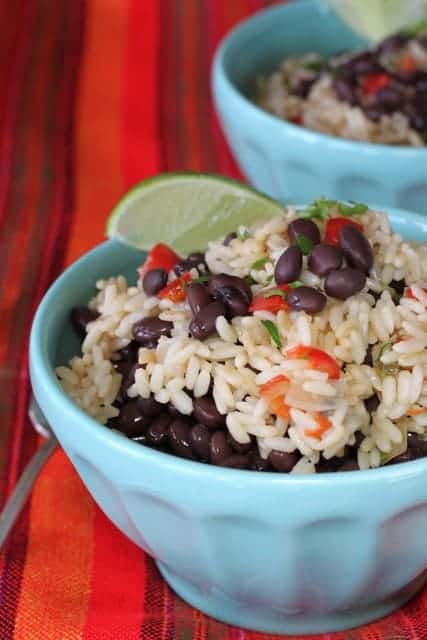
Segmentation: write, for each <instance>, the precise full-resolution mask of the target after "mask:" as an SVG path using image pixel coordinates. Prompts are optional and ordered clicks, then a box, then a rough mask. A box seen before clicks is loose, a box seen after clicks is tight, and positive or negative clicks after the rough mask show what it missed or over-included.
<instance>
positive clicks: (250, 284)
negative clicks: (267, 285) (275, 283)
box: [245, 275, 256, 287]
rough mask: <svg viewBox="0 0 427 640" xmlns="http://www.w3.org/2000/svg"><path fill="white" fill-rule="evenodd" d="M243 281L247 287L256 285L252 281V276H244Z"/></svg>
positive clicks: (254, 281)
mask: <svg viewBox="0 0 427 640" xmlns="http://www.w3.org/2000/svg"><path fill="white" fill-rule="evenodd" d="M245 280H246V282H247V283H248V285H249V286H250V287H251V286H252V285H253V284H255V283H256V280H254V279H253V278H252V276H251V275H249V276H246V277H245Z"/></svg>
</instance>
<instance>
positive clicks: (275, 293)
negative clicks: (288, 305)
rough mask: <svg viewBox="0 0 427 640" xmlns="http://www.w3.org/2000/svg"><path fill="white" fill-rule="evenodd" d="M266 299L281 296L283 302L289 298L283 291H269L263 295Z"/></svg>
mask: <svg viewBox="0 0 427 640" xmlns="http://www.w3.org/2000/svg"><path fill="white" fill-rule="evenodd" d="M263 296H264V298H272V297H273V296H280V297H281V298H283V300H286V298H287V297H288V296H287V295H286V292H285V291H282V289H269V290H268V291H266V292H265V293H263Z"/></svg>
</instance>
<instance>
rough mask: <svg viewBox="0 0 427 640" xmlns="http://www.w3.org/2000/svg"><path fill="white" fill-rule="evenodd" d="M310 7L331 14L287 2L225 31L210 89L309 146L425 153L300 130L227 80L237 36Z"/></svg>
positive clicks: (308, 0) (304, 1)
mask: <svg viewBox="0 0 427 640" xmlns="http://www.w3.org/2000/svg"><path fill="white" fill-rule="evenodd" d="M304 6H305V7H307V6H309V7H310V6H312V7H317V8H318V9H319V10H320V11H322V12H323V13H325V14H328V13H329V14H333V11H332V10H331V9H330V8H329V7H328V6H327V5H324V4H321V3H320V2H319V0H298V2H292V1H289V2H287V3H282V4H278V5H274V6H272V7H267V8H265V9H260V10H259V11H257V12H256V13H254V14H252V15H251V16H249V17H247V18H245V19H243V20H241V21H240V22H239V23H238V24H236V25H235V26H234V27H233V28H232V29H230V31H228V32H227V33H226V34H225V36H224V37H223V38H222V39H221V40H220V42H219V44H218V46H217V48H216V50H215V53H214V57H213V62H212V68H211V69H212V70H211V79H212V84H213V87H215V81H216V79H218V80H219V81H221V82H223V83H224V84H225V86H226V88H227V90H228V91H229V93H230V94H231V95H232V97H233V99H234V100H236V101H237V102H238V103H240V105H241V107H242V108H246V109H247V110H248V111H249V112H252V113H253V114H254V115H256V116H257V117H258V118H260V119H261V124H263V123H264V124H265V125H274V126H275V127H283V130H284V131H287V132H288V133H289V134H291V135H292V136H294V137H303V138H304V137H305V138H306V139H307V141H308V142H310V143H316V142H317V143H318V142H322V141H323V142H324V143H327V144H328V145H329V146H333V145H336V147H337V151H338V150H344V149H346V150H347V151H349V152H351V151H354V152H357V151H359V152H365V153H369V154H372V155H374V154H378V155H379V154H383V153H385V152H387V153H389V154H392V155H393V156H395V157H396V158H395V159H398V158H402V159H404V158H406V157H407V156H410V155H412V154H413V153H414V154H416V155H419V154H422V153H426V151H427V145H425V146H423V147H415V146H411V145H407V144H406V145H391V144H384V143H374V142H364V141H363V140H350V139H348V138H341V137H340V136H333V135H331V134H328V133H323V132H321V131H315V130H314V129H309V128H308V127H301V126H299V125H296V124H293V123H292V122H289V121H288V120H285V119H283V118H280V117H279V116H277V115H275V114H273V113H270V112H269V111H266V110H265V109H262V108H261V107H259V106H258V105H257V104H255V102H253V101H252V100H250V99H249V98H247V97H246V96H245V95H244V94H243V93H242V92H241V91H240V90H239V89H238V88H237V87H236V85H235V83H234V82H233V81H232V80H231V78H230V77H229V74H228V72H227V70H226V57H227V55H228V50H229V48H230V47H231V46H232V43H233V41H234V39H235V38H236V36H238V35H240V34H241V33H244V32H245V31H248V30H249V29H250V28H251V27H252V25H253V24H256V23H257V22H259V21H260V20H263V19H265V16H266V15H270V14H271V15H274V14H276V13H277V14H282V12H285V13H286V12H287V11H290V12H292V11H295V12H299V11H300V10H301V9H302V8H303V7H304ZM215 93H216V91H215V88H213V94H214V95H215Z"/></svg>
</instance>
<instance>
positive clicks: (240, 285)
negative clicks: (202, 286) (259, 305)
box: [208, 273, 252, 302]
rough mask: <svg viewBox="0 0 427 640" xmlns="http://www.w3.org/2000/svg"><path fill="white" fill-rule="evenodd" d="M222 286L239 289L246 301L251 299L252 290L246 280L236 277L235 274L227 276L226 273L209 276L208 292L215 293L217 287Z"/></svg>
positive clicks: (220, 287)
mask: <svg viewBox="0 0 427 640" xmlns="http://www.w3.org/2000/svg"><path fill="white" fill-rule="evenodd" d="M223 287H233V289H239V291H240V292H241V293H242V295H244V296H245V297H246V299H247V301H248V302H251V300H252V291H251V288H250V286H249V285H248V283H247V282H246V280H244V279H243V278H238V277H237V276H229V275H228V274H226V273H219V274H217V275H214V276H211V277H210V278H209V282H208V289H209V293H211V294H212V295H216V292H217V291H218V289H222V288H223Z"/></svg>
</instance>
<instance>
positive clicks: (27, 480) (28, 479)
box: [0, 436, 58, 548]
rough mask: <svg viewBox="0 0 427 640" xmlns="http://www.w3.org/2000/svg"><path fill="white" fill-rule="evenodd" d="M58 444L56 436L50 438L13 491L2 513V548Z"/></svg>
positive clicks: (35, 455)
mask: <svg viewBox="0 0 427 640" xmlns="http://www.w3.org/2000/svg"><path fill="white" fill-rule="evenodd" d="M57 445H58V441H57V439H56V438H55V437H54V436H51V437H50V438H48V439H47V440H46V442H44V444H43V445H42V446H41V447H40V449H39V450H38V451H37V453H35V454H34V456H33V457H32V459H31V460H30V462H29V463H28V465H27V466H26V467H25V470H24V472H23V474H22V475H21V477H20V478H19V480H18V483H17V484H16V487H15V489H14V490H13V493H12V494H11V495H10V497H9V499H8V500H7V502H6V504H5V506H4V508H3V511H2V512H1V514H0V548H1V547H2V546H3V543H4V541H5V540H6V538H7V536H8V535H9V533H10V530H11V529H12V527H13V525H14V524H15V521H16V519H17V517H18V515H19V514H20V512H21V509H22V507H23V506H24V504H25V503H26V501H27V498H28V495H29V494H30V492H31V489H32V487H33V484H34V481H35V479H36V478H37V476H38V475H39V473H40V471H41V469H42V468H43V465H44V464H45V462H46V461H47V460H48V459H49V457H50V456H51V454H52V453H53V451H54V450H55V449H56V447H57Z"/></svg>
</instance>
